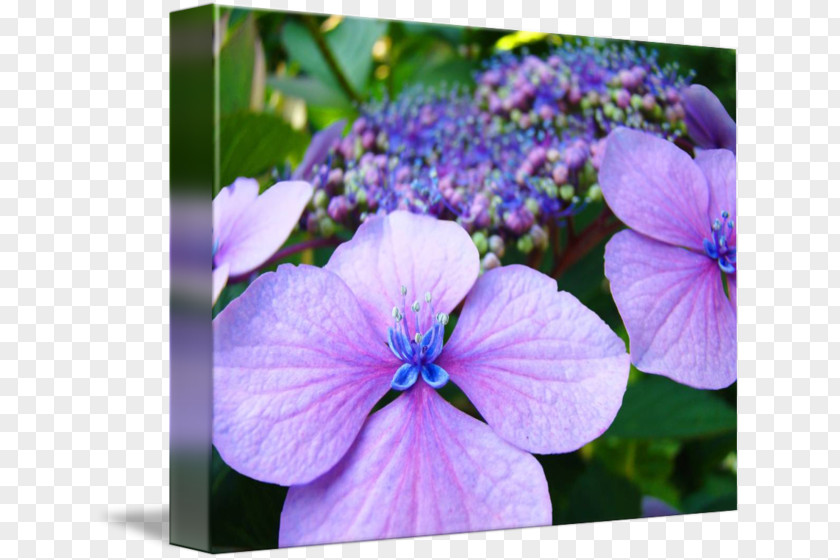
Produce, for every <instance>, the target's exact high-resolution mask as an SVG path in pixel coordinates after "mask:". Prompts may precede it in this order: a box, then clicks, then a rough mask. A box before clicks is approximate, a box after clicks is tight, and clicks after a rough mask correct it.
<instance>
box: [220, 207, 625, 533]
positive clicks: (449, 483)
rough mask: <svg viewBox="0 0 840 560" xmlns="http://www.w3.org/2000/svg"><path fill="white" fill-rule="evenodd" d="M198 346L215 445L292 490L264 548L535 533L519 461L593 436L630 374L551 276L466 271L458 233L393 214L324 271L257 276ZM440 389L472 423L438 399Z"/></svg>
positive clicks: (339, 252)
mask: <svg viewBox="0 0 840 560" xmlns="http://www.w3.org/2000/svg"><path fill="white" fill-rule="evenodd" d="M462 300H465V301H464V304H463V309H462V310H461V311H460V313H459V318H458V322H457V324H456V326H455V328H454V331H453V332H452V335H451V336H450V338H449V340H448V341H444V327H445V325H446V324H447V322H448V320H449V314H450V313H451V312H452V311H453V309H455V308H456V306H458V305H459V303H460V302H461V301H462ZM214 338H215V354H214V365H215V368H214V406H215V409H214V435H213V441H214V444H215V445H216V447H217V449H218V450H219V453H220V454H221V456H222V458H223V459H224V460H225V462H226V463H227V464H228V465H230V466H231V467H232V468H234V469H236V470H237V471H239V472H241V473H243V474H245V475H247V476H249V477H252V478H255V479H257V480H261V481H265V482H270V483H275V484H281V485H289V486H291V488H290V489H289V492H288V496H287V498H286V502H285V506H284V509H283V513H282V517H281V521H280V535H279V544H280V546H294V545H303V544H315V543H326V542H336V541H346V540H359V539H379V538H389V537H403V536H411V535H425V534H435V533H443V532H457V531H473V530H488V529H498V528H506V527H521V526H533V525H546V524H549V523H551V501H550V498H549V494H548V488H547V483H546V480H545V476H544V474H543V471H542V469H541V467H540V465H539V463H538V462H537V461H536V459H534V457H533V456H532V455H530V453H563V452H568V451H572V450H575V449H578V448H579V447H580V446H582V445H584V444H585V443H587V442H589V441H591V440H592V439H594V438H596V437H598V436H599V435H600V434H601V433H603V432H604V430H605V429H606V428H607V427H608V426H609V425H610V423H611V422H612V420H613V418H614V417H615V414H616V412H617V410H618V408H619V406H620V405H621V400H622V398H623V395H624V390H625V387H626V383H627V376H628V368H629V356H628V355H627V354H626V350H625V347H624V344H623V343H622V341H621V339H619V338H618V337H617V336H616V335H615V334H614V333H613V332H612V331H611V330H610V329H609V328H608V327H607V325H606V324H604V323H603V322H602V321H601V320H600V319H599V318H598V317H597V316H596V315H595V314H594V313H593V312H591V311H590V310H588V309H587V308H586V307H584V306H583V305H582V304H581V303H580V302H578V301H577V300H576V299H575V298H574V297H573V296H571V295H569V294H568V293H565V292H558V291H557V283H556V281H555V280H553V279H551V278H549V277H547V276H545V275H543V274H542V273H540V272H537V271H535V270H533V269H530V268H527V267H524V266H519V265H514V266H505V267H499V268H495V269H493V270H491V271H488V272H486V273H485V274H483V275H482V276H481V277H479V254H478V250H477V249H476V247H475V245H474V243H473V241H472V239H471V238H470V235H469V234H467V233H466V232H465V231H464V229H463V228H461V227H460V226H458V225H457V224H455V223H453V222H449V221H441V220H436V219H434V218H431V217H428V216H420V215H415V214H410V213H407V212H401V211H395V212H393V213H391V214H389V215H388V216H381V217H376V218H372V219H370V220H368V221H367V222H365V223H364V224H363V225H362V226H361V227H360V228H359V230H358V231H357V232H356V234H355V236H354V237H353V239H352V240H351V241H349V242H347V243H344V244H343V245H341V246H339V247H338V248H337V249H336V251H335V252H334V254H333V256H332V257H331V259H330V261H329V263H328V264H327V265H326V267H325V268H323V269H321V268H315V267H311V266H297V267H296V266H293V265H282V266H280V267H279V268H278V269H277V271H276V272H274V273H267V274H263V275H262V276H260V277H259V278H258V279H257V280H256V281H255V282H254V283H252V284H251V285H250V286H249V288H248V289H247V290H246V291H245V292H244V293H243V294H242V295H241V296H240V297H239V298H238V299H236V300H235V301H234V302H232V303H231V304H230V305H229V306H228V307H227V308H225V309H224V310H223V311H222V312H221V313H220V314H219V315H218V316H217V317H216V319H215V320H214ZM450 380H451V381H452V382H454V383H456V384H457V385H458V387H460V389H461V390H462V391H463V392H464V393H465V394H466V396H467V397H468V398H469V399H470V400H471V401H472V403H473V404H474V405H475V407H476V408H477V409H478V411H479V412H480V413H481V415H482V417H483V418H484V419H485V420H486V423H484V422H480V421H479V420H476V419H474V418H472V417H471V416H469V415H467V414H465V413H463V412H461V411H460V410H458V409H456V408H455V407H454V406H452V405H451V404H449V403H448V402H447V401H446V400H444V399H443V398H442V397H441V396H440V395H439V394H438V393H437V392H436V389H437V388H440V387H442V386H444V385H445V384H446V383H447V382H448V381H450ZM392 388H393V389H396V390H397V391H401V394H400V395H399V396H398V397H397V398H396V399H395V400H394V401H393V402H391V403H390V404H388V405H387V406H385V407H384V408H382V409H381V410H378V411H377V412H375V413H373V414H371V415H369V412H370V411H371V409H372V408H373V407H374V405H375V404H376V403H377V402H378V401H379V400H380V399H381V398H382V397H383V396H384V395H385V394H386V393H387V392H388V391H389V390H390V389H392Z"/></svg>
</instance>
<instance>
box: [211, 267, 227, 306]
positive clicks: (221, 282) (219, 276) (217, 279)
mask: <svg viewBox="0 0 840 560" xmlns="http://www.w3.org/2000/svg"><path fill="white" fill-rule="evenodd" d="M229 272H230V266H229V265H228V264H227V263H224V264H222V265H221V266H217V267H216V268H214V269H213V305H216V300H217V299H219V294H221V293H222V290H223V289H224V287H225V285H227V281H228V273H229Z"/></svg>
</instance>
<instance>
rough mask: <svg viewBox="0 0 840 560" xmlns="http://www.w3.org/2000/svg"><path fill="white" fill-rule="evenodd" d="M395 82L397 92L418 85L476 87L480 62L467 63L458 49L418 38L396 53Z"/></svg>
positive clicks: (425, 38) (429, 39) (428, 39)
mask: <svg viewBox="0 0 840 560" xmlns="http://www.w3.org/2000/svg"><path fill="white" fill-rule="evenodd" d="M396 54H397V62H396V64H394V66H393V82H394V88H395V90H396V91H400V90H402V89H403V88H405V87H407V86H411V85H415V84H422V85H426V86H433V87H434V86H439V85H442V84H444V83H445V84H447V85H453V84H467V85H474V83H473V72H475V71H476V70H477V69H478V62H477V61H470V60H466V59H464V58H463V57H461V56H460V55H458V53H457V52H456V51H455V49H454V48H453V47H452V46H450V45H448V44H446V43H443V42H440V41H435V40H434V39H431V38H428V37H415V38H412V39H410V40H409V41H408V42H407V44H406V45H404V46H403V47H402V48H400V49H399V50H397V51H396Z"/></svg>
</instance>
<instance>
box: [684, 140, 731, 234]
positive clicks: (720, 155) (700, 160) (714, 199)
mask: <svg viewBox="0 0 840 560" xmlns="http://www.w3.org/2000/svg"><path fill="white" fill-rule="evenodd" d="M694 161H695V163H696V164H697V166H698V167H699V168H700V170H701V171H703V175H705V176H706V181H707V183H708V184H709V220H710V222H714V221H715V220H716V219H717V220H721V221H723V218H721V216H720V214H721V212H723V211H724V210H725V211H727V212H729V215H730V216H731V219H732V220H733V221H735V219H736V215H735V154H733V153H732V152H730V151H729V150H704V151H703V152H701V153H700V154H698V156H697V157H696V158H695V159H694ZM736 229H737V227H736ZM734 235H735V230H733V232H732V233H731V234H730V236H729V239H728V240H727V241H729V242H730V245H734V243H733V242H732V238H733V237H734Z"/></svg>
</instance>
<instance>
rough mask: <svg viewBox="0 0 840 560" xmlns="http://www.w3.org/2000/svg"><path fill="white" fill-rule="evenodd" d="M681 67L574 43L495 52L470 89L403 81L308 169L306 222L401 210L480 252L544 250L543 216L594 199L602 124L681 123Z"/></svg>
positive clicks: (672, 134)
mask: <svg viewBox="0 0 840 560" xmlns="http://www.w3.org/2000/svg"><path fill="white" fill-rule="evenodd" d="M690 79H691V75H690V74H689V75H688V76H687V77H684V76H680V75H679V74H678V71H677V68H676V66H661V67H660V66H659V65H658V64H657V61H656V53H648V52H646V51H645V50H644V49H643V48H630V47H625V48H617V47H594V46H584V45H580V44H578V45H574V46H563V47H560V48H556V49H555V50H553V51H552V52H551V53H550V54H549V55H548V56H546V57H543V58H540V57H537V56H534V55H531V54H528V53H527V52H525V53H522V54H520V55H515V54H512V53H503V54H500V55H497V56H496V57H494V58H492V59H490V60H489V61H487V62H486V63H485V67H484V69H483V70H482V71H480V72H479V73H478V74H477V75H476V79H475V82H476V84H475V88H474V89H473V91H472V92H471V91H470V90H469V88H457V87H456V88H452V89H450V90H448V91H433V90H423V89H420V88H410V89H408V90H406V91H404V92H403V93H402V94H401V95H399V96H398V97H397V98H396V99H393V100H392V99H388V98H385V99H384V100H382V101H374V102H371V103H369V104H366V105H364V106H363V107H361V110H360V113H361V116H360V117H359V118H358V119H357V120H356V121H355V122H354V123H353V125H352V128H351V130H350V131H349V133H348V134H347V135H346V136H345V137H344V138H342V139H341V140H340V141H338V142H337V144H336V145H334V146H333V150H332V152H331V156H330V159H329V160H328V161H327V162H326V163H325V164H323V165H321V166H320V168H319V169H318V170H317V172H316V174H315V178H314V180H313V184H314V186H315V189H316V193H315V196H314V197H313V202H312V204H311V207H310V209H309V211H308V212H307V214H306V215H305V217H304V222H305V225H306V227H307V229H308V230H309V231H311V232H312V233H315V234H320V235H331V234H332V233H333V232H334V231H335V227H336V225H337V224H339V225H342V226H345V227H349V228H355V227H356V226H357V225H358V224H359V223H361V222H362V221H364V220H366V219H368V218H369V217H370V216H372V215H375V214H378V213H388V212H391V211H394V210H408V211H412V212H416V213H423V214H430V215H434V216H437V217H440V218H444V219H451V220H455V221H457V222H458V223H460V224H461V225H462V226H463V227H464V228H465V229H466V230H467V231H469V232H470V233H471V234H473V240H474V241H475V242H476V246H477V247H478V248H479V250H480V252H481V253H482V255H487V254H488V253H492V254H494V255H495V257H498V258H500V257H501V256H502V255H503V253H504V250H505V247H506V246H516V247H517V248H518V249H519V250H520V251H522V252H525V253H527V252H530V251H531V250H533V249H534V248H538V249H543V248H545V246H546V245H547V244H548V240H549V236H548V233H547V232H548V231H549V230H550V228H551V227H552V226H554V225H555V224H558V223H560V222H562V221H563V220H564V219H565V218H567V217H569V216H570V215H572V214H574V213H576V212H578V211H580V209H582V208H583V207H584V206H585V205H587V204H590V203H593V202H598V201H600V199H601V196H600V188H599V187H598V184H597V171H598V168H599V166H600V162H601V158H602V156H603V152H604V142H605V138H606V136H607V135H608V134H609V132H610V131H611V130H612V129H613V128H615V127H617V126H627V127H630V128H637V129H642V130H645V131H648V132H651V133H653V134H656V135H658V136H660V137H664V138H667V139H670V140H673V139H675V138H676V137H678V136H681V135H682V134H684V124H683V117H684V110H683V107H682V104H681V100H680V93H679V92H680V91H681V90H682V88H684V87H685V86H686V85H687V84H688V81H689V80H690ZM498 258H488V259H485V260H487V261H488V262H487V265H488V267H490V266H492V265H493V263H495V262H497V261H498Z"/></svg>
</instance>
